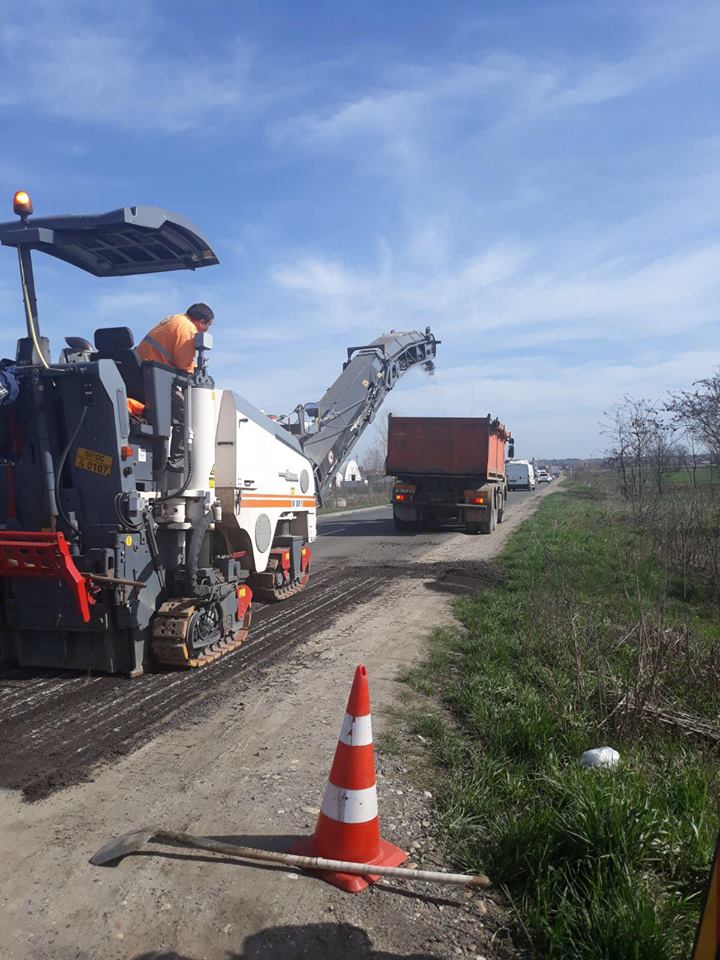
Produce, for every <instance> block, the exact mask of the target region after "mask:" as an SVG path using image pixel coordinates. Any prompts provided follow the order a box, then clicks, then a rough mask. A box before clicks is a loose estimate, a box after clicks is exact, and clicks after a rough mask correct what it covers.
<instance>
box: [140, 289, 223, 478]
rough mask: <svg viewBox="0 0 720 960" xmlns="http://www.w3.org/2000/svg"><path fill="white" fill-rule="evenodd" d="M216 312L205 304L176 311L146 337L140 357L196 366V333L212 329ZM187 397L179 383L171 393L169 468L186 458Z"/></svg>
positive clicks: (183, 369) (184, 369) (181, 368)
mask: <svg viewBox="0 0 720 960" xmlns="http://www.w3.org/2000/svg"><path fill="white" fill-rule="evenodd" d="M214 319H215V314H214V313H213V312H212V310H211V309H210V307H209V306H208V305H207V304H206V303H194V304H193V305H192V306H191V307H188V308H187V310H186V311H185V313H173V314H171V315H170V316H169V317H166V318H165V319H164V320H161V321H160V323H158V324H156V326H154V327H153V328H152V330H151V331H150V332H149V333H148V334H146V336H145V337H143V339H142V341H141V342H140V344H139V345H138V347H137V351H136V352H137V355H138V356H139V357H140V359H141V360H146V361H154V362H155V363H164V364H166V365H167V366H170V367H175V368H176V370H178V372H180V373H192V372H193V370H194V369H195V335H196V334H197V333H204V332H206V331H207V330H209V329H210V327H211V326H212V322H213V320H214ZM184 423H185V396H184V394H183V391H182V389H181V388H180V387H179V386H177V385H176V386H175V387H174V388H173V393H172V427H173V430H172V442H171V444H170V459H169V461H168V464H167V469H168V470H173V471H175V472H181V471H182V470H183V466H184V461H185V441H184V429H183V428H184Z"/></svg>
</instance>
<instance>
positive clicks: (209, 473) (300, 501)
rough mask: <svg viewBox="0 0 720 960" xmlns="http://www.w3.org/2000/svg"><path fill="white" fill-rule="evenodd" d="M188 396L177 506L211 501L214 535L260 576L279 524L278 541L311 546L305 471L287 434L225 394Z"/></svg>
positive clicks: (307, 464) (309, 467)
mask: <svg viewBox="0 0 720 960" xmlns="http://www.w3.org/2000/svg"><path fill="white" fill-rule="evenodd" d="M191 394H192V397H191V403H190V406H191V414H190V416H191V423H192V440H191V443H192V460H193V470H192V480H191V486H190V488H189V489H188V490H187V491H186V492H185V494H184V499H185V500H186V502H188V501H189V500H192V501H197V500H198V499H202V498H203V496H204V499H205V502H206V503H207V502H208V501H210V503H209V504H208V505H211V503H212V501H215V502H217V504H219V506H220V508H221V509H220V510H218V514H219V516H220V518H221V519H220V520H219V522H218V523H217V524H216V529H219V530H220V531H222V532H223V533H224V534H225V535H226V537H227V540H228V545H229V547H230V548H231V549H232V550H243V551H245V554H246V560H245V562H244V565H247V566H248V567H249V568H250V570H252V571H255V572H258V573H262V572H263V571H265V569H266V568H267V564H268V559H269V556H270V550H271V549H272V546H273V542H274V540H275V537H276V533H277V532H278V527H279V526H280V525H281V524H282V533H283V534H284V535H291V536H299V537H302V539H303V541H304V542H305V543H312V542H313V541H314V540H315V539H316V534H317V531H316V500H315V479H314V474H313V464H312V462H311V461H310V460H309V459H308V458H307V457H306V456H305V455H304V454H303V453H302V452H301V450H300V449H298V447H299V445H298V444H297V441H296V440H295V438H294V437H293V436H292V435H291V434H290V433H288V432H287V430H285V429H284V428H283V427H281V426H279V425H278V424H277V423H276V422H275V421H274V420H271V419H270V417H267V416H266V415H265V414H264V413H262V411H260V410H258V409H257V408H256V407H254V406H253V405H252V404H251V403H249V402H248V401H246V400H243V399H242V398H241V397H239V396H237V394H235V393H233V392H232V391H231V390H218V389H215V388H212V389H211V388H206V387H193V388H192V390H191ZM175 503H176V501H173V504H175Z"/></svg>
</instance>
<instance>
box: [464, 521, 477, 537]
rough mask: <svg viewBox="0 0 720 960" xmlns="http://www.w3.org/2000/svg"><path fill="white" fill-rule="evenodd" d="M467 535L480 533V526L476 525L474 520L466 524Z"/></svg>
mask: <svg viewBox="0 0 720 960" xmlns="http://www.w3.org/2000/svg"><path fill="white" fill-rule="evenodd" d="M465 533H471V534H476V533H480V524H479V523H476V522H475V521H474V520H468V521H467V523H466V524H465Z"/></svg>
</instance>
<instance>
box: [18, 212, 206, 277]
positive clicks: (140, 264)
mask: <svg viewBox="0 0 720 960" xmlns="http://www.w3.org/2000/svg"><path fill="white" fill-rule="evenodd" d="M0 243H2V244H3V245H5V246H8V247H25V248H28V249H31V250H40V251H42V253H48V254H50V256H51V257H57V258H58V259H59V260H65V261H66V262H67V263H71V264H72V265H73V266H74V267H80V268H81V269H82V270H87V272H88V273H92V274H93V275H94V276H96V277H124V276H129V275H131V274H138V273H162V272H163V271H165V270H195V269H196V268H197V267H211V266H213V265H214V264H216V263H218V262H219V261H218V258H217V256H216V255H215V253H214V252H213V250H212V249H211V248H210V244H209V243H208V241H207V240H206V239H205V237H203V235H202V234H201V233H199V232H198V231H197V230H196V229H195V227H194V226H193V225H192V224H191V223H189V222H188V221H187V220H185V219H184V218H183V217H180V216H178V214H176V213H170V212H169V211H167V210H162V209H161V208H160V207H147V206H139V207H121V208H120V209H119V210H111V211H110V213H101V214H92V215H87V216H83V215H81V216H61V217H37V218H31V219H29V220H28V221H27V222H26V223H22V222H21V221H19V220H14V221H11V222H9V223H0Z"/></svg>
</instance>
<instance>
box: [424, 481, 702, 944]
mask: <svg viewBox="0 0 720 960" xmlns="http://www.w3.org/2000/svg"><path fill="white" fill-rule="evenodd" d="M500 566H501V568H502V570H503V571H504V573H505V578H504V582H503V583H502V584H501V585H500V586H498V587H494V588H492V589H489V590H485V591H484V592H482V593H481V594H479V595H477V596H475V597H469V598H462V599H461V600H458V601H457V603H456V612H457V615H458V618H459V620H460V624H461V627H459V628H458V629H454V630H453V629H447V628H445V629H442V630H440V631H437V632H436V634H435V636H434V639H433V642H432V647H431V653H430V659H429V662H428V663H427V664H425V665H424V666H423V667H422V668H421V669H418V670H416V671H415V672H414V673H413V674H412V675H411V676H409V677H408V679H409V682H410V683H412V684H413V685H415V686H416V688H419V689H420V690H421V691H422V693H423V694H426V695H427V694H428V693H433V694H434V695H435V696H436V697H437V698H439V700H440V701H441V706H440V707H439V708H438V710H437V711H436V712H432V711H431V712H425V713H424V714H423V715H422V716H419V717H417V719H416V720H415V723H414V730H415V732H417V733H421V734H423V736H425V737H426V738H429V739H430V741H431V743H432V748H433V751H434V756H435V759H436V761H437V763H438V764H439V765H440V766H441V767H443V768H445V770H446V775H445V776H444V777H443V778H442V782H443V783H444V787H443V789H442V790H441V791H440V792H439V794H437V802H438V809H439V813H440V815H441V821H442V824H443V827H444V830H445V833H446V836H447V840H448V845H449V849H450V852H451V854H452V856H453V858H454V860H455V861H456V862H457V863H458V865H460V866H462V867H463V868H467V869H472V870H481V871H485V872H488V873H489V874H490V876H491V877H492V878H493V880H494V881H495V882H496V883H499V884H506V885H507V886H508V888H509V890H510V891H511V893H512V896H513V900H514V901H515V903H516V904H517V905H518V908H519V911H520V914H521V917H522V920H523V923H524V925H525V927H526V928H527V930H528V931H529V933H530V936H531V938H532V941H533V945H534V946H535V948H536V950H537V951H538V953H539V954H540V955H541V956H544V957H549V958H566V957H573V958H575V957H578V958H579V957H587V958H597V960H601V958H603V960H605V958H607V960H610V958H612V960H622V958H626V957H627V958H633V960H645V958H647V960H650V958H652V960H671V958H672V960H675V958H680V957H682V958H684V957H686V956H688V954H689V949H690V945H691V944H692V938H693V934H694V928H695V924H696V922H697V913H698V910H699V896H700V892H701V890H702V888H703V884H704V881H705V877H706V874H707V870H708V866H709V863H710V857H711V854H712V850H713V847H714V842H715V837H716V834H717V831H718V827H719V826H720V822H719V819H718V807H717V798H718V787H719V786H720V782H719V780H718V774H717V757H716V756H713V755H712V753H711V751H710V748H709V747H708V746H707V745H706V744H704V743H703V742H702V741H699V740H689V739H687V738H686V737H684V736H682V735H681V733H680V732H679V731H677V730H675V729H673V728H670V727H663V728H662V729H657V728H656V727H654V726H653V725H652V724H650V723H647V722H643V721H642V720H641V719H640V718H639V717H638V716H627V715H625V714H623V712H622V711H616V712H615V713H613V707H614V706H615V705H616V704H617V701H618V699H619V697H620V695H621V693H622V692H623V691H625V690H627V689H629V688H632V686H633V684H634V683H635V684H637V683H638V678H639V677H640V678H642V677H644V676H647V675H648V670H650V671H651V673H652V672H653V671H654V673H655V674H656V676H655V681H654V684H653V688H652V693H653V699H654V701H655V702H660V703H662V704H670V705H672V706H673V707H674V708H676V709H685V710H692V711H694V712H697V713H702V714H704V715H705V716H707V717H709V718H712V719H714V720H715V721H717V718H718V715H719V714H720V692H719V691H718V687H719V686H720V684H718V675H717V672H716V671H715V670H714V669H713V665H714V664H716V663H717V662H718V659H720V658H718V651H719V650H720V642H719V641H720V631H719V629H718V624H717V616H716V608H715V607H714V606H713V605H712V603H710V602H709V600H708V598H707V596H706V595H705V594H704V593H703V592H702V591H695V592H693V593H692V594H691V596H693V597H694V598H695V599H694V600H693V601H692V602H687V601H683V600H682V598H681V597H679V596H675V595H672V594H669V593H668V589H667V588H668V573H667V571H665V570H664V569H663V566H662V565H661V564H660V563H659V562H658V559H657V557H656V555H655V553H654V549H653V546H652V544H651V542H650V541H649V538H646V537H645V535H644V534H643V533H642V531H638V530H635V529H633V527H632V525H631V524H629V523H628V518H627V516H626V515H625V514H624V513H623V512H622V511H621V510H620V511H619V510H617V509H614V510H610V509H609V508H608V507H607V506H606V504H605V503H604V502H603V500H602V499H601V498H600V499H597V498H596V497H594V496H588V494H587V488H586V487H585V485H583V486H582V487H577V488H574V487H571V489H570V490H569V491H568V492H566V493H564V494H562V495H558V496H550V497H548V498H547V499H546V500H544V501H543V503H542V505H541V507H540V510H539V512H538V514H537V515H536V516H535V517H533V518H532V519H531V520H530V521H528V522H527V523H526V524H524V525H523V527H522V528H521V529H520V530H519V531H518V532H517V533H516V534H515V535H514V536H513V537H512V538H511V540H510V542H509V545H508V547H507V548H506V550H505V552H504V553H503V555H502V557H501V558H500ZM698 598H700V599H698ZM641 617H642V621H643V623H644V625H645V626H644V630H645V633H644V634H643V632H642V631H640V630H639V629H638V627H637V624H638V621H639V618H641ZM633 628H635V630H634V633H633ZM643 637H644V639H643ZM678 637H679V638H680V639H679V640H677V638H678ZM668 638H669V639H668ZM676 640H677V642H676ZM648 657H650V658H651V660H650V661H648ZM652 657H655V658H656V660H652ZM643 658H644V659H643ZM648 662H650V663H651V664H652V663H656V664H657V665H656V666H654V667H649V666H648ZM638 689H640V686H638ZM605 744H610V745H611V746H614V747H615V748H616V749H617V750H619V751H620V754H621V764H620V766H619V767H618V768H616V769H614V770H612V771H593V770H582V769H581V768H580V767H579V764H578V760H579V757H580V754H581V753H582V752H583V751H584V750H586V749H588V748H589V747H594V746H602V745H605Z"/></svg>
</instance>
